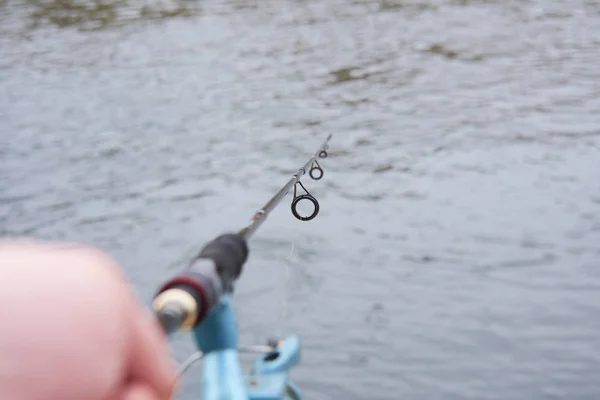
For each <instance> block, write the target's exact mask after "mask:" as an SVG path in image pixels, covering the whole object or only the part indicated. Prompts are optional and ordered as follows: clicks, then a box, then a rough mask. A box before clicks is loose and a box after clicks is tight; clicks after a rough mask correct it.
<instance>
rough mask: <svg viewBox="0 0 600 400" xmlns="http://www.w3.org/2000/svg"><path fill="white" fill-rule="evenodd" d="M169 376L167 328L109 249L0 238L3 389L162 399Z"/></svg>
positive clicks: (40, 395)
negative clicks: (144, 302)
mask: <svg viewBox="0 0 600 400" xmlns="http://www.w3.org/2000/svg"><path fill="white" fill-rule="evenodd" d="M174 379H175V369H174V367H173V365H172V364H171V361H170V358H169V353H168V347H167V343H166V340H165V338H164V336H163V334H162V333H161V331H160V329H159V327H158V325H157V324H155V323H154V322H153V321H152V319H151V318H150V317H149V315H148V313H147V312H145V311H144V309H143V308H142V306H141V305H140V304H139V303H138V301H137V299H136V298H135V296H134V294H133V291H132V290H131V286H130V285H129V283H128V282H127V278H126V276H125V274H124V273H123V271H122V270H121V268H120V267H119V266H118V265H117V264H116V262H115V261H114V260H113V259H112V258H110V256H108V255H107V254H105V253H104V252H102V251H101V250H98V249H94V248H91V247H85V246H81V245H74V244H64V243H47V242H36V241H5V242H0V399H6V400H9V399H10V400H168V399H169V397H170V394H171V390H172V385H173V382H174Z"/></svg>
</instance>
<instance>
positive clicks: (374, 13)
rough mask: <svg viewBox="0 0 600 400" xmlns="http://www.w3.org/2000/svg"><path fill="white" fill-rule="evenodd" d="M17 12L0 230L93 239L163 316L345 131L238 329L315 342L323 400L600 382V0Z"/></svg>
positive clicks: (30, 1) (561, 392)
mask: <svg viewBox="0 0 600 400" xmlns="http://www.w3.org/2000/svg"><path fill="white" fill-rule="evenodd" d="M0 15H1V17H0V121H1V123H0V160H1V161H0V166H1V168H0V180H1V185H0V232H1V234H2V235H3V236H16V235H27V236H36V237H41V238H46V239H55V240H73V241H79V242H85V243H90V244H94V245H97V246H101V247H103V248H105V249H107V250H108V251H110V252H111V253H112V254H113V255H114V256H115V257H116V258H117V259H118V261H119V262H121V263H122V264H123V265H124V266H125V267H126V268H127V272H128V274H129V276H130V277H131V279H132V281H133V282H134V284H135V287H136V290H137V291H138V293H139V295H140V296H141V298H142V299H143V301H144V302H145V304H147V305H149V303H150V300H151V298H152V295H153V294H154V291H155V290H156V288H157V286H158V285H159V284H160V283H161V282H162V281H163V280H164V279H166V278H167V277H169V276H170V275H172V274H174V273H176V272H178V271H179V269H180V268H181V267H182V266H183V265H184V264H185V262H187V261H188V260H189V258H190V257H191V256H192V255H194V254H195V253H196V252H197V251H198V250H199V249H200V247H201V246H202V244H203V243H204V242H206V241H208V240H210V239H212V238H213V237H215V236H216V235H218V234H220V233H223V232H226V231H229V230H232V229H239V228H241V227H242V226H244V225H245V224H247V223H248V222H249V219H250V217H251V216H252V214H253V213H254V212H255V211H256V210H257V209H258V208H259V207H261V206H262V205H263V204H264V203H265V202H266V201H267V200H268V199H269V197H271V196H272V195H273V194H274V193H275V191H277V190H278V189H279V188H280V187H281V186H282V185H283V184H284V183H285V182H286V181H287V179H288V178H289V177H290V175H291V174H292V173H294V172H295V171H296V170H297V168H299V167H300V166H301V165H302V164H303V163H304V162H305V161H306V160H307V159H308V158H309V157H310V155H311V154H312V152H314V150H316V148H317V147H318V145H319V144H320V143H321V142H322V141H323V140H324V138H325V137H326V136H327V135H328V134H329V133H332V134H333V135H334V137H333V139H332V141H331V145H330V157H328V158H327V159H325V160H323V161H322V162H321V165H322V166H323V168H324V170H325V176H324V178H323V179H322V180H320V181H311V180H310V179H306V180H304V182H305V185H306V186H307V188H308V190H309V191H311V193H312V194H313V195H315V197H316V198H317V199H318V200H319V201H320V204H321V212H320V214H319V216H318V217H317V218H316V219H315V220H313V221H310V222H300V221H297V220H296V219H295V218H294V217H293V216H292V215H291V213H290V210H289V203H288V202H289V201H291V196H290V197H289V198H288V199H286V200H285V201H284V203H282V204H281V205H280V206H279V207H278V208H277V209H276V211H275V212H274V213H273V214H272V215H271V217H270V218H269V219H268V221H267V222H266V223H265V224H264V225H263V226H262V227H261V229H260V230H259V231H258V233H257V234H256V235H255V237H254V238H253V240H252V242H251V253H250V259H249V262H248V263H247V265H246V267H245V271H244V274H243V276H242V279H241V280H240V282H239V283H238V286H237V291H236V294H235V302H236V310H237V315H238V316H239V324H240V334H241V342H242V343H243V344H254V343H264V342H265V340H266V339H267V338H268V337H269V336H272V335H284V334H298V335H299V336H300V337H301V339H302V343H303V362H302V364H301V365H300V366H299V367H297V368H296V369H295V370H294V372H293V377H294V378H295V380H296V382H297V384H298V385H299V386H300V388H301V389H302V390H303V392H304V394H305V395H306V398H307V399H318V400H328V399H335V400H339V399H346V400H355V399H356V400H358V399H390V400H396V399H427V400H435V399H446V400H447V399H597V398H598V396H600V381H599V380H598V369H599V368H600V334H599V330H600V298H599V297H600V215H599V211H600V113H599V112H600V3H599V2H598V1H590V0H587V1H586V0H572V1H567V0H537V1H536V0H518V1H517V0H504V1H500V0H497V1H493V0H487V1H486V0H479V1H477V0H354V1H352V0H320V1H313V0H303V1H302V0H295V1H290V0H264V1H256V0H237V1H231V0H221V1H217V0H179V1H175V2H167V1H164V2H162V1H158V0H150V1H144V0H120V1H114V2H113V1H111V0H103V1H101V0H93V1H89V0H88V1H84V0H49V1H40V0H0ZM172 348H173V354H174V356H175V358H176V359H177V360H179V361H181V360H183V359H184V358H185V357H186V356H187V355H188V354H189V353H191V352H192V351H193V350H194V347H193V342H192V341H191V339H190V338H189V337H188V336H186V335H180V336H177V337H176V338H175V339H174V340H173V341H172ZM252 359H253V357H251V356H249V357H247V356H244V357H243V361H244V365H245V366H246V367H247V366H248V365H249V364H250V362H251V361H252ZM201 368H202V367H201V365H200V364H197V365H195V366H194V367H192V368H191V369H190V370H189V371H188V373H187V374H186V375H185V378H184V379H183V382H182V385H181V388H180V391H179V393H178V396H177V398H178V399H182V400H191V399H196V398H198V396H199V387H200V382H199V379H198V378H199V374H200V371H201Z"/></svg>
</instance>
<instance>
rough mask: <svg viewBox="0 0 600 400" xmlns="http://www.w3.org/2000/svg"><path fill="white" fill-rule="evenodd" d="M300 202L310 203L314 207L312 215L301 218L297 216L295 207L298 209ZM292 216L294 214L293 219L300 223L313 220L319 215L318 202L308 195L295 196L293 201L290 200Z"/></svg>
mask: <svg viewBox="0 0 600 400" xmlns="http://www.w3.org/2000/svg"><path fill="white" fill-rule="evenodd" d="M302 200H308V201H310V202H311V203H312V204H313V206H314V207H315V209H314V210H313V212H312V214H310V215H309V216H306V217H303V216H301V215H300V214H298V211H297V210H296V207H298V203H299V202H301V201H302ZM292 214H294V217H296V218H298V219H299V220H300V221H310V220H311V219H313V218H315V217H316V216H317V214H319V202H318V201H317V199H315V198H314V197H313V196H312V195H310V194H302V195H300V196H296V197H294V200H292Z"/></svg>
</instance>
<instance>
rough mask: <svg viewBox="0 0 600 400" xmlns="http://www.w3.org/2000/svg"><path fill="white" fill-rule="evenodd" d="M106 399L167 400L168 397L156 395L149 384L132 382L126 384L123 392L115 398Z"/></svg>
mask: <svg viewBox="0 0 600 400" xmlns="http://www.w3.org/2000/svg"><path fill="white" fill-rule="evenodd" d="M107 400H168V398H167V397H164V398H161V397H158V396H157V394H156V393H154V391H153V390H152V389H151V388H150V387H149V386H146V385H143V384H139V383H133V384H130V385H128V386H126V387H125V390H124V391H123V393H122V394H121V395H119V396H118V397H117V398H116V399H107Z"/></svg>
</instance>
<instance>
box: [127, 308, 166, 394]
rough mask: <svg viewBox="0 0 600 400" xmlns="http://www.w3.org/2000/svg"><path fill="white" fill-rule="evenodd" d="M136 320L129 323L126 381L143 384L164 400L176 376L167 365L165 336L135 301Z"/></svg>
mask: <svg viewBox="0 0 600 400" xmlns="http://www.w3.org/2000/svg"><path fill="white" fill-rule="evenodd" d="M134 306H135V308H136V309H135V310H134V312H135V314H136V317H135V318H134V319H133V320H132V323H133V326H132V329H131V332H132V337H131V340H132V342H131V343H130V344H131V353H130V357H131V358H130V360H129V375H130V376H129V378H130V379H131V380H132V381H140V382H147V383H148V384H149V385H150V386H151V387H152V389H153V390H154V391H155V392H156V393H157V395H158V396H159V398H161V399H163V398H164V399H168V398H169V397H170V395H171V392H172V390H173V385H174V383H175V379H176V375H175V372H176V371H175V368H174V365H173V363H172V362H171V357H170V354H169V347H168V343H167V340H166V337H165V335H164V334H163V332H162V330H160V327H159V325H158V323H157V322H156V321H155V320H154V319H153V318H151V317H150V316H149V315H148V314H147V313H145V312H144V311H143V309H142V308H141V306H139V305H138V304H137V302H136V304H135V305H134Z"/></svg>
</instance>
